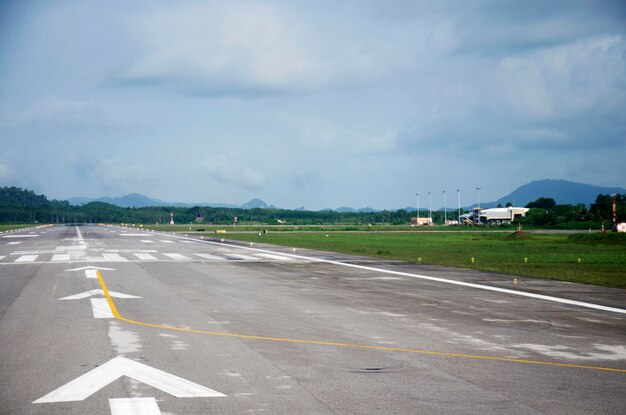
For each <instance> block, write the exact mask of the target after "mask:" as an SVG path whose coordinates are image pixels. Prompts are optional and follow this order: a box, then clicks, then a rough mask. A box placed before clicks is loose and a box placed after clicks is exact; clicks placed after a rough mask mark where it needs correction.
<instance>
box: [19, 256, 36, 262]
mask: <svg viewBox="0 0 626 415" xmlns="http://www.w3.org/2000/svg"><path fill="white" fill-rule="evenodd" d="M38 256H39V255H22V256H21V257H19V258H18V259H16V260H15V262H33V261H34V260H36V259H37V257H38Z"/></svg>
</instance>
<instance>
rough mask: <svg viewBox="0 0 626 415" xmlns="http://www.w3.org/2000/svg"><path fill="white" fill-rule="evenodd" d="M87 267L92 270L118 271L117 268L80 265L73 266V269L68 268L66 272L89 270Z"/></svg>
mask: <svg viewBox="0 0 626 415" xmlns="http://www.w3.org/2000/svg"><path fill="white" fill-rule="evenodd" d="M87 269H92V270H98V269H99V270H100V271H117V270H116V269H115V268H104V267H93V266H91V265H90V266H88V267H80V268H72V269H66V270H65V272H69V271H83V270H87Z"/></svg>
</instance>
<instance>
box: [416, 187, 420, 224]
mask: <svg viewBox="0 0 626 415" xmlns="http://www.w3.org/2000/svg"><path fill="white" fill-rule="evenodd" d="M415 196H417V210H416V211H415V214H416V216H417V221H416V222H415V225H417V226H419V225H420V194H419V193H415Z"/></svg>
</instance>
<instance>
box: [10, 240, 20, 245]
mask: <svg viewBox="0 0 626 415" xmlns="http://www.w3.org/2000/svg"><path fill="white" fill-rule="evenodd" d="M21 243H22V242H21V241H14V242H9V243H8V244H7V245H19V244H21Z"/></svg>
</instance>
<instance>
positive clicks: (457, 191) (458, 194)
mask: <svg viewBox="0 0 626 415" xmlns="http://www.w3.org/2000/svg"><path fill="white" fill-rule="evenodd" d="M456 196H457V199H458V204H459V213H458V215H457V218H456V219H457V221H458V222H459V225H460V224H461V189H456Z"/></svg>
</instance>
